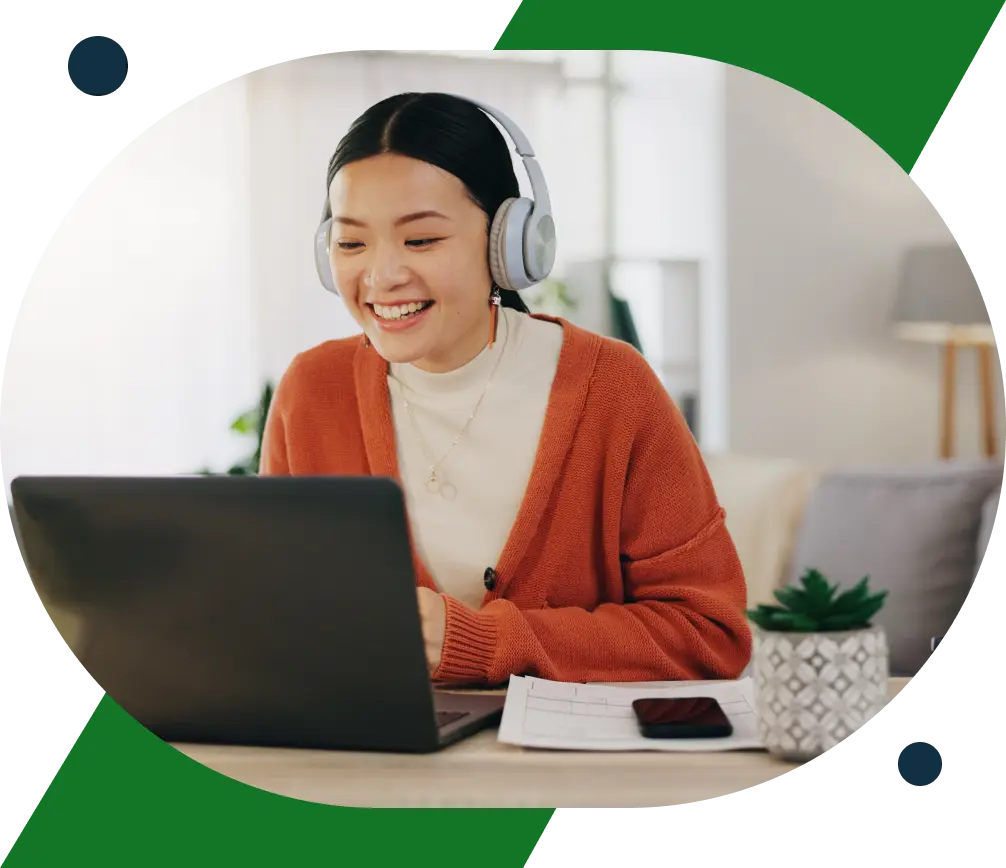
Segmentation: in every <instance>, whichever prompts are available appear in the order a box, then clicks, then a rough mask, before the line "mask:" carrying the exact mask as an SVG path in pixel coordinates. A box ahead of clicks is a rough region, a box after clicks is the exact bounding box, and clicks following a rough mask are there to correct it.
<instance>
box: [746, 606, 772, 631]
mask: <svg viewBox="0 0 1006 868" xmlns="http://www.w3.org/2000/svg"><path fill="white" fill-rule="evenodd" d="M747 615H748V618H750V619H751V620H752V621H753V622H754V623H755V624H757V625H758V626H759V627H761V628H762V629H763V630H771V629H772V617H771V616H770V615H767V614H765V613H764V612H758V611H753V610H749V611H748V613H747Z"/></svg>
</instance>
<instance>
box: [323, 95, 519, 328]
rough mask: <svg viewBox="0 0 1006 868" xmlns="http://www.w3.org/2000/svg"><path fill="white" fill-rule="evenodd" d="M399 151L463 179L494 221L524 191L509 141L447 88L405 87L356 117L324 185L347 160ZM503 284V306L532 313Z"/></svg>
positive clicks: (481, 206) (330, 163)
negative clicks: (417, 90) (435, 90)
mask: <svg viewBox="0 0 1006 868" xmlns="http://www.w3.org/2000/svg"><path fill="white" fill-rule="evenodd" d="M378 154H400V155H401V156H403V157H412V158H413V159H415V160H422V161H423V162H424V163H429V164H431V165H433V166H436V167H437V168H440V169H443V170H444V171H445V172H448V173H450V174H451V175H453V176H454V177H455V178H457V179H458V180H460V181H461V183H462V184H464V185H465V188H466V189H467V191H468V195H469V196H471V198H472V200H473V201H474V202H475V204H477V205H478V206H479V207H480V208H481V209H482V210H483V211H484V212H485V214H486V217H487V219H488V220H489V221H492V219H493V217H494V216H495V214H496V211H497V210H498V209H499V207H500V205H502V204H503V202H504V201H505V200H506V199H510V198H515V197H517V196H520V186H519V185H518V183H517V176H516V175H515V174H514V171H513V159H512V157H511V156H510V146H509V145H508V144H507V140H506V139H505V138H504V137H503V134H502V133H501V132H500V131H499V130H498V129H497V128H496V125H495V124H494V123H493V122H492V120H490V118H489V116H488V115H486V114H485V112H483V111H482V110H481V109H480V108H479V107H478V106H476V105H474V104H473V103H470V102H468V101H467V100H464V99H461V98H460V97H456V96H451V95H449V94H444V93H401V94H398V95H397V96H392V97H388V98H387V99H384V100H382V101H381V102H379V103H377V104H376V105H373V106H371V107H370V108H369V109H367V110H366V111H365V112H364V113H363V114H362V115H360V117H358V118H357V119H356V120H355V121H353V124H352V126H350V128H349V132H348V133H346V135H345V136H344V137H343V139H342V141H341V142H339V146H338V147H337V148H336V149H335V153H334V154H333V155H332V159H331V160H329V163H328V179H327V183H326V185H325V189H326V190H329V189H331V187H332V179H333V178H334V177H335V175H336V173H337V172H338V171H339V170H340V169H341V168H342V167H343V166H346V165H348V164H349V163H355V162H357V161H358V160H365V159H367V158H368V157H375V156H377V155H378ZM499 289H500V299H501V303H502V305H503V306H504V307H510V308H513V309H514V310H519V311H522V312H523V313H528V307H527V305H526V304H525V303H524V300H523V299H522V298H521V297H520V295H519V294H518V293H516V292H513V291H512V290H505V289H502V288H499Z"/></svg>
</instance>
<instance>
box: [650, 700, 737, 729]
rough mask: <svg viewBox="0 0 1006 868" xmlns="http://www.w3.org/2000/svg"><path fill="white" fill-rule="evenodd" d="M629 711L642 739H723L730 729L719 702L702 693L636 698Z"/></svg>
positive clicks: (731, 727)
mask: <svg viewBox="0 0 1006 868" xmlns="http://www.w3.org/2000/svg"><path fill="white" fill-rule="evenodd" d="M632 710H633V711H634V712H635V714H636V722H637V723H638V724H639V731H640V732H641V733H642V734H643V735H644V736H645V737H646V738H726V737H727V736H729V735H731V734H732V733H733V731H734V728H733V726H731V725H730V721H729V720H728V719H727V716H726V714H724V712H723V709H722V708H720V704H719V703H718V702H717V701H716V700H715V699H711V698H709V697H706V696H697V697H693V698H689V699H637V700H635V701H634V702H633V703H632Z"/></svg>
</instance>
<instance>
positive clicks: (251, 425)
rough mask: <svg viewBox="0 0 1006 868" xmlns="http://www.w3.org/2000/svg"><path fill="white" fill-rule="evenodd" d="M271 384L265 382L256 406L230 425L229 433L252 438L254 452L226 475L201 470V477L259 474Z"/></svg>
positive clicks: (271, 389)
mask: <svg viewBox="0 0 1006 868" xmlns="http://www.w3.org/2000/svg"><path fill="white" fill-rule="evenodd" d="M273 392H274V388H273V384H272V383H271V382H268V381H267V382H266V384H265V385H264V386H263V387H262V393H261V395H260V396H259V400H258V404H257V405H256V406H255V407H253V408H252V409H250V410H248V411H247V412H245V413H242V414H241V415H240V416H238V417H237V418H236V419H235V420H234V421H233V422H232V423H231V431H233V432H235V433H236V434H240V435H242V436H244V437H248V438H254V440H255V451H254V452H252V453H251V454H250V455H249V456H248V457H247V458H245V459H244V460H243V461H238V462H235V463H234V464H233V465H231V467H229V468H228V469H227V472H226V474H217V473H215V472H214V471H212V470H206V469H204V470H201V471H199V474H200V475H201V476H217V475H226V476H257V475H258V472H259V462H260V461H261V460H262V443H263V440H264V438H265V423H266V420H267V419H268V418H269V407H270V406H271V404H272V397H273Z"/></svg>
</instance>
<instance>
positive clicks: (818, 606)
mask: <svg viewBox="0 0 1006 868" xmlns="http://www.w3.org/2000/svg"><path fill="white" fill-rule="evenodd" d="M800 583H801V585H803V587H802V588H798V587H795V586H794V587H788V588H780V589H778V590H776V591H774V594H775V598H776V599H777V600H778V601H779V602H780V603H781V604H782V605H779V606H769V605H764V604H763V605H760V606H758V607H757V608H756V609H750V610H748V613H747V615H748V617H749V618H750V619H751V620H752V621H753V622H754V623H755V624H757V625H758V626H759V627H761V628H762V629H763V630H771V631H775V632H792V633H824V632H830V631H833V630H861V629H864V628H866V627H869V626H870V619H871V618H872V617H873V616H874V615H876V614H877V612H879V611H880V609H881V607H882V606H883V605H884V601H885V600H886V598H887V591H880V592H878V593H876V594H871V593H870V588H869V583H870V577H869V576H864V577H863V578H862V579H860V580H859V581H858V582H857V583H856V585H855V587H853V588H850V589H849V590H847V591H844V592H843V593H841V594H839V595H838V596H835V594H836V592H837V591H838V585H832V584H829V583H828V580H827V579H825V577H824V576H823V575H822V574H821V572H820V571H819V570H815V569H810V570H807V571H806V572H805V573H804V574H803V576H802V577H801V579H800Z"/></svg>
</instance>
